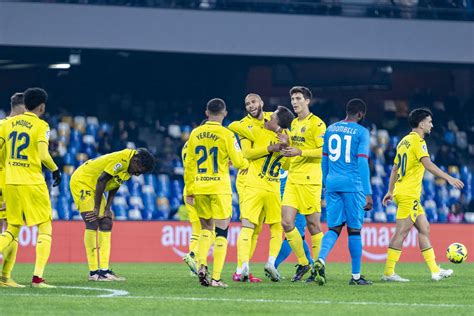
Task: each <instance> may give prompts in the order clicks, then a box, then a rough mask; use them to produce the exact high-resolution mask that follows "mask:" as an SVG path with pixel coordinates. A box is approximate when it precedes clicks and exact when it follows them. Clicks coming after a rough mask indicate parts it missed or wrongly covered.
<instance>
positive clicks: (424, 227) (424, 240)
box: [415, 214, 453, 281]
mask: <svg viewBox="0 0 474 316" xmlns="http://www.w3.org/2000/svg"><path fill="white" fill-rule="evenodd" d="M415 227H416V229H417V230H418V244H419V245H420V250H421V253H422V254H423V258H424V259H425V262H426V265H427V266H428V269H430V272H431V279H432V280H433V281H440V280H442V279H444V278H448V277H450V276H451V275H452V274H453V270H451V269H447V270H445V269H441V268H440V267H439V266H438V264H437V263H436V256H435V253H434V250H433V247H432V246H431V241H430V224H429V222H428V219H427V218H426V215H425V214H420V215H419V216H417V218H416V222H415Z"/></svg>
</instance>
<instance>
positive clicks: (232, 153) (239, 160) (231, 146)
mask: <svg viewBox="0 0 474 316" xmlns="http://www.w3.org/2000/svg"><path fill="white" fill-rule="evenodd" d="M226 145H227V152H228V154H229V158H230V161H231V162H232V165H233V166H234V167H235V168H237V169H247V168H248V167H249V161H248V160H247V159H245V158H244V156H243V154H242V151H241V150H240V146H239V143H238V142H237V139H236V138H235V136H234V135H232V134H230V133H229V134H227V138H226Z"/></svg>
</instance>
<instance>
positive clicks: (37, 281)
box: [32, 221, 53, 287]
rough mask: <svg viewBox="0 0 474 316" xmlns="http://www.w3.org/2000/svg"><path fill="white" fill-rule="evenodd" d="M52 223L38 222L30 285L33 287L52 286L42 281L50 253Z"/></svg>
mask: <svg viewBox="0 0 474 316" xmlns="http://www.w3.org/2000/svg"><path fill="white" fill-rule="evenodd" d="M52 234H53V225H52V223H51V221H47V222H44V223H41V224H38V240H37V241H36V261H35V270H34V272H33V281H32V285H33V286H35V287H53V286H51V285H47V286H46V284H45V283H44V279H43V273H44V269H45V267H46V264H47V263H48V259H49V255H50V254H51V242H52Z"/></svg>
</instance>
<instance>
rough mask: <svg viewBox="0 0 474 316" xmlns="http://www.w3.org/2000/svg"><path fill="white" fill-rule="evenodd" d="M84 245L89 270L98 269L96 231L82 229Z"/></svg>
mask: <svg viewBox="0 0 474 316" xmlns="http://www.w3.org/2000/svg"><path fill="white" fill-rule="evenodd" d="M84 247H85V248H86V254H87V264H88V266H89V271H96V270H98V269H99V261H98V260H99V258H98V256H97V231H96V230H91V229H86V230H85V231H84Z"/></svg>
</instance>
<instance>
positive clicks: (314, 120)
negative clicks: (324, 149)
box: [309, 114, 326, 128]
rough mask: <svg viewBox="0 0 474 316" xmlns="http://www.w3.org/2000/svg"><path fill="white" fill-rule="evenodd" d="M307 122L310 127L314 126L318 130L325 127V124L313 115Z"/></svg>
mask: <svg viewBox="0 0 474 316" xmlns="http://www.w3.org/2000/svg"><path fill="white" fill-rule="evenodd" d="M309 120H310V122H311V124H312V125H316V126H317V127H320V128H323V127H326V123H324V121H323V120H322V119H320V118H319V117H318V116H316V115H314V114H312V115H311V117H310V118H309Z"/></svg>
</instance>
